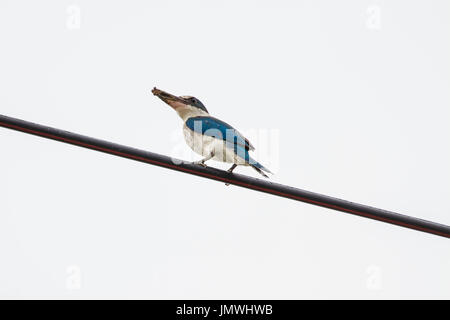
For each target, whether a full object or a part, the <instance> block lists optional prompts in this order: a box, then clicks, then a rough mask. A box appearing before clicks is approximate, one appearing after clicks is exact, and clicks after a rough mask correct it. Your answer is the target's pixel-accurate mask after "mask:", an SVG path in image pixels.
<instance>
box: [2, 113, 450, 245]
mask: <svg viewBox="0 0 450 320" xmlns="http://www.w3.org/2000/svg"><path fill="white" fill-rule="evenodd" d="M0 126H1V127H4V128H8V129H12V130H16V131H21V132H25V133H28V134H32V135H36V136H39V137H44V138H48V139H52V140H56V141H60V142H65V143H69V144H72V145H76V146H80V147H84V148H88V149H91V150H96V151H100V152H104V153H108V154H111V155H114V156H118V157H123V158H127V159H132V160H136V161H140V162H145V163H148V164H152V165H156V166H160V167H164V168H167V169H171V170H176V171H180V172H184V173H190V174H193V175H196V176H200V177H203V178H208V179H211V180H217V181H221V182H225V183H227V184H233V185H236V186H240V187H244V188H248V189H252V190H256V191H260V192H265V193H269V194H273V195H276V196H280V197H284V198H289V199H293V200H297V201H302V202H306V203H310V204H314V205H317V206H321V207H325V208H329V209H333V210H337V211H342V212H346V213H351V214H354V215H358V216H361V217H365V218H370V219H374V220H378V221H382V222H386V223H390V224H394V225H398V226H402V227H405V228H410V229H414V230H418V231H423V232H426V233H431V234H435V235H438V236H442V237H446V238H450V226H447V225H443V224H439V223H436V222H432V221H427V220H423V219H419V218H415V217H411V216H407V215H403V214H399V213H395V212H391V211H387V210H382V209H378V208H374V207H370V206H366V205H362V204H358V203H355V202H350V201H346V200H342V199H338V198H333V197H330V196H326V195H322V194H318V193H314V192H310V191H306V190H301V189H298V188H294V187H290V186H286V185H282V184H279V183H274V182H271V181H268V180H262V179H257V178H253V177H249V176H245V175H242V174H237V173H228V172H227V171H223V170H219V169H216V168H212V167H203V166H201V165H197V164H193V163H191V162H184V161H182V160H179V159H174V158H171V157H168V156H165V155H160V154H157V153H153V152H149V151H144V150H139V149H135V148H131V147H128V146H124V145H120V144H116V143H112V142H108V141H104V140H99V139H95V138H92V137H88V136H83V135H80V134H76V133H72V132H68V131H64V130H60V129H55V128H51V127H47V126H43V125H40V124H36V123H32V122H28V121H24V120H20V119H16V118H11V117H7V116H4V115H0Z"/></svg>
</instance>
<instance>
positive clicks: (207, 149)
mask: <svg viewBox="0 0 450 320" xmlns="http://www.w3.org/2000/svg"><path fill="white" fill-rule="evenodd" d="M183 135H184V140H185V141H186V143H187V145H188V146H189V147H190V148H191V149H192V150H193V151H194V152H196V153H198V154H200V155H202V156H203V157H206V156H209V155H210V154H211V152H214V157H213V158H212V159H213V160H216V161H221V162H228V163H235V164H239V165H246V163H245V160H244V159H242V158H241V157H238V156H237V155H236V154H235V153H234V151H233V150H232V149H230V148H227V147H226V146H225V142H224V141H223V140H222V139H220V140H219V139H216V138H214V137H211V136H206V135H202V134H200V133H198V132H194V131H193V130H191V129H189V128H188V127H187V126H186V124H184V125H183Z"/></svg>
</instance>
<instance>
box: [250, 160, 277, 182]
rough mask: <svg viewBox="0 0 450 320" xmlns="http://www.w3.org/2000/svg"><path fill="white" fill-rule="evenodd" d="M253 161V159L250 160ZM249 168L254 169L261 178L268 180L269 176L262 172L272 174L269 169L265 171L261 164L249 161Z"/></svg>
mask: <svg viewBox="0 0 450 320" xmlns="http://www.w3.org/2000/svg"><path fill="white" fill-rule="evenodd" d="M251 160H253V159H251ZM249 163H250V166H251V167H252V168H253V169H255V170H256V171H257V172H258V173H259V174H261V175H262V176H264V177H265V178H269V176H268V175H267V174H265V173H264V172H267V173H270V174H273V173H272V172H271V171H270V170H269V169H267V168H266V167H264V166H263V165H262V164H261V163H259V162H258V161H255V160H253V161H250V162H249Z"/></svg>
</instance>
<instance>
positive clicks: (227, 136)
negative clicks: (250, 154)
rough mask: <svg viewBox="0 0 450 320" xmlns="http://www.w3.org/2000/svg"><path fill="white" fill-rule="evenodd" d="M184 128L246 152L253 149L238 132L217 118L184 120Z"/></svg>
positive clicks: (205, 117) (206, 117) (202, 117)
mask: <svg viewBox="0 0 450 320" xmlns="http://www.w3.org/2000/svg"><path fill="white" fill-rule="evenodd" d="M186 126H187V127H188V128H189V129H191V130H193V131H195V132H198V133H201V134H204V135H208V136H212V137H215V138H217V139H222V140H225V141H227V142H232V143H233V144H237V145H240V146H242V147H244V148H245V149H246V150H254V149H255V148H254V147H253V145H252V144H251V143H250V141H248V139H247V138H245V137H244V136H243V135H242V134H241V133H239V131H237V130H236V129H235V128H233V127H232V126H230V125H229V124H228V123H226V122H224V121H222V120H219V119H217V118H214V117H209V116H201V117H191V118H189V119H187V120H186Z"/></svg>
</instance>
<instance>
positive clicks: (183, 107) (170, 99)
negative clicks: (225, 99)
mask: <svg viewBox="0 0 450 320" xmlns="http://www.w3.org/2000/svg"><path fill="white" fill-rule="evenodd" d="M152 93H153V94H154V95H155V96H157V97H158V98H160V99H161V100H162V101H164V102H165V103H167V104H168V105H169V106H171V107H172V108H173V109H174V110H175V111H176V112H177V113H178V115H179V116H180V117H181V118H182V119H183V120H185V119H187V118H189V117H192V116H194V117H195V116H200V115H204V114H208V110H206V108H205V106H204V105H203V103H201V101H200V100H198V99H197V98H195V97H191V96H179V97H177V96H174V95H173V94H170V93H168V92H165V91H162V90H159V89H157V88H153V90H152Z"/></svg>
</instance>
